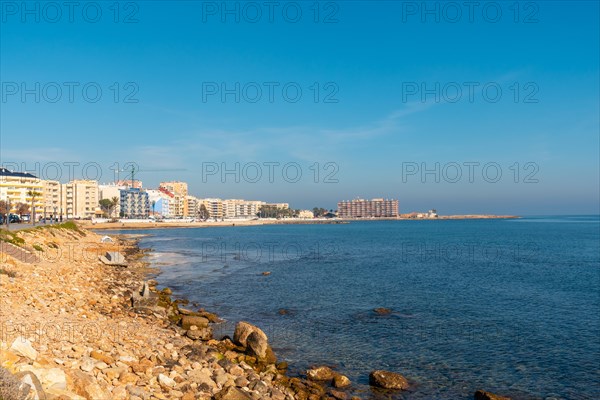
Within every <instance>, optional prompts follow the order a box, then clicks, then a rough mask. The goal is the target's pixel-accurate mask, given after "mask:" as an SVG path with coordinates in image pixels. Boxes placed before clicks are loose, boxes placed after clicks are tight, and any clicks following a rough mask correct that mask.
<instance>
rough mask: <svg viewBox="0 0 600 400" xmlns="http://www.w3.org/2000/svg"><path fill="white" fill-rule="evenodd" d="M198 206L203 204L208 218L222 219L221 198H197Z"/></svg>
mask: <svg viewBox="0 0 600 400" xmlns="http://www.w3.org/2000/svg"><path fill="white" fill-rule="evenodd" d="M198 201H199V203H200V206H202V205H204V207H206V210H207V211H208V215H209V216H210V218H214V219H223V216H224V212H223V200H221V199H198Z"/></svg>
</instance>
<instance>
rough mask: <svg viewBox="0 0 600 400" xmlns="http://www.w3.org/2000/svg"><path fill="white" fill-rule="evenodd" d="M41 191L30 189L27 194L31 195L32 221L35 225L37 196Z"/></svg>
mask: <svg viewBox="0 0 600 400" xmlns="http://www.w3.org/2000/svg"><path fill="white" fill-rule="evenodd" d="M40 195H41V193H40V192H36V191H35V190H30V191H28V192H27V196H29V197H31V223H32V224H33V225H34V226H35V198H36V197H38V196H40Z"/></svg>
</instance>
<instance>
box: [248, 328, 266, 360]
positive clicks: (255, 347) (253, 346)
mask: <svg viewBox="0 0 600 400" xmlns="http://www.w3.org/2000/svg"><path fill="white" fill-rule="evenodd" d="M246 346H247V348H248V350H249V352H250V354H252V355H256V357H258V358H259V359H264V358H265V357H266V356H267V348H268V346H269V343H268V339H267V335H265V333H264V332H263V331H254V332H251V333H250V335H248V337H247V338H246Z"/></svg>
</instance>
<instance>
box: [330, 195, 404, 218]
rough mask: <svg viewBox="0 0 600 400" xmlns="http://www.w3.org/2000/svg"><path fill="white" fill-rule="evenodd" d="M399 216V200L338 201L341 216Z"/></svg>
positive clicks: (339, 215)
mask: <svg viewBox="0 0 600 400" xmlns="http://www.w3.org/2000/svg"><path fill="white" fill-rule="evenodd" d="M397 216H398V200H387V199H386V200H384V199H372V200H364V199H354V200H350V201H347V200H346V201H340V202H339V203H338V217H340V218H383V217H388V218H391V217H397Z"/></svg>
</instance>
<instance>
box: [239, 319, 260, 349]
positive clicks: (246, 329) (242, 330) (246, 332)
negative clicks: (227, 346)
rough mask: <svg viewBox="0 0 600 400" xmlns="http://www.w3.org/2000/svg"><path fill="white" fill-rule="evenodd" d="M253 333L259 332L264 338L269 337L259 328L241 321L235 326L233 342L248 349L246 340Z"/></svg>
mask: <svg viewBox="0 0 600 400" xmlns="http://www.w3.org/2000/svg"><path fill="white" fill-rule="evenodd" d="M252 332H258V333H259V334H262V336H264V337H265V338H266V337H267V335H266V334H265V333H264V332H263V331H262V330H261V329H260V328H259V327H257V326H255V325H252V324H250V323H248V322H244V321H240V322H238V323H237V325H236V326H235V332H234V333H233V342H234V343H236V344H238V345H240V346H242V347H247V343H246V340H247V339H248V336H250V334H251V333H252Z"/></svg>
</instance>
